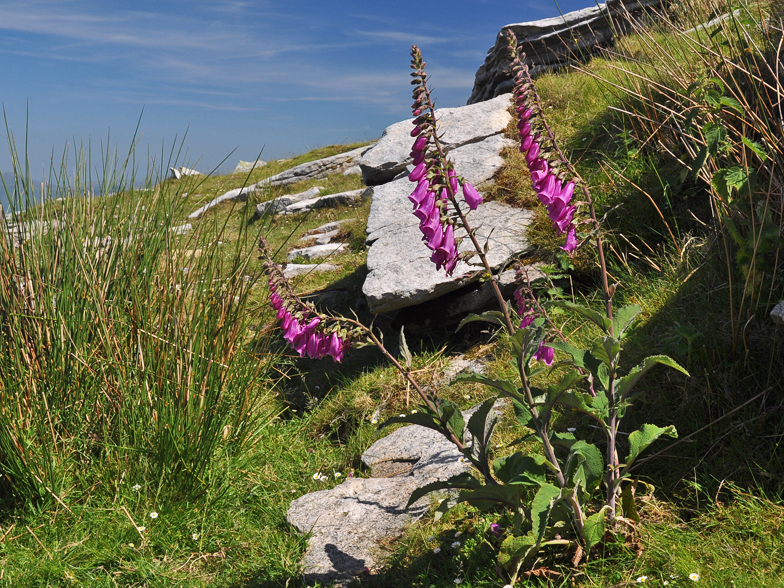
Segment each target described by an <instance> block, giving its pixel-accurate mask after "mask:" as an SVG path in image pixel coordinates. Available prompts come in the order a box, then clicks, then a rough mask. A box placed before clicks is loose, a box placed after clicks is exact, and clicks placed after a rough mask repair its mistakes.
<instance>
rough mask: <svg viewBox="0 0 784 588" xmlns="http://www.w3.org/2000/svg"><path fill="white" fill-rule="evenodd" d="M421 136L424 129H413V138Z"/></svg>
mask: <svg viewBox="0 0 784 588" xmlns="http://www.w3.org/2000/svg"><path fill="white" fill-rule="evenodd" d="M421 134H422V127H414V128H413V129H411V136H412V137H418V136H419V135H421Z"/></svg>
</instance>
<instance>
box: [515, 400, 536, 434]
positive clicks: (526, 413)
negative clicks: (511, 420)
mask: <svg viewBox="0 0 784 588" xmlns="http://www.w3.org/2000/svg"><path fill="white" fill-rule="evenodd" d="M512 406H513V407H514V411H515V416H516V417H517V422H519V423H520V424H521V425H523V426H524V427H529V428H532V427H531V421H532V420H533V419H534V417H533V415H532V414H531V411H530V410H528V408H527V407H526V406H525V405H524V404H522V403H520V402H518V401H517V400H513V401H512Z"/></svg>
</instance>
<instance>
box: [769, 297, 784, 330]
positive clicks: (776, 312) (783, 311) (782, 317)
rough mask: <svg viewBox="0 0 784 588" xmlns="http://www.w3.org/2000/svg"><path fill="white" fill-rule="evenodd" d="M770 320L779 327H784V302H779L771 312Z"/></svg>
mask: <svg viewBox="0 0 784 588" xmlns="http://www.w3.org/2000/svg"><path fill="white" fill-rule="evenodd" d="M770 318H772V319H773V322H774V323H776V324H778V325H784V300H782V301H781V302H779V303H778V304H777V305H776V306H775V308H774V309H773V310H772V311H771V312H770Z"/></svg>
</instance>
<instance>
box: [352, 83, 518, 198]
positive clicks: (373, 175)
mask: <svg viewBox="0 0 784 588" xmlns="http://www.w3.org/2000/svg"><path fill="white" fill-rule="evenodd" d="M510 105H511V94H509V95H507V96H499V97H498V98H497V99H495V100H489V101H487V102H485V103H483V104H477V105H475V106H463V107H459V108H439V109H437V110H436V120H437V122H438V128H439V131H440V132H442V133H443V136H442V138H441V144H442V146H443V147H444V148H445V150H446V151H447V152H450V151H452V150H454V149H457V148H458V147H461V146H463V145H468V144H470V143H477V142H481V141H484V140H485V139H487V138H488V137H491V136H493V135H500V134H501V133H503V131H504V129H505V128H506V126H507V125H508V124H509V121H510V120H511V118H512V117H511V115H510V114H509V106H510ZM412 120H413V119H409V120H404V121H400V122H398V123H395V124H393V125H391V126H389V127H387V128H386V129H385V130H384V134H383V135H382V136H381V139H379V140H378V143H376V144H375V145H374V146H373V147H371V148H370V149H368V150H366V151H365V152H364V153H363V154H362V157H361V158H360V159H359V167H360V169H361V170H362V179H363V181H364V182H365V184H367V185H375V184H383V183H384V182H388V181H389V180H391V179H393V178H394V177H395V176H397V175H398V174H400V173H401V172H402V171H404V170H405V169H406V166H407V165H408V164H409V163H411V157H410V155H409V153H410V152H411V145H412V143H413V139H412V138H411V129H412V128H413V124H412ZM461 173H462V172H461Z"/></svg>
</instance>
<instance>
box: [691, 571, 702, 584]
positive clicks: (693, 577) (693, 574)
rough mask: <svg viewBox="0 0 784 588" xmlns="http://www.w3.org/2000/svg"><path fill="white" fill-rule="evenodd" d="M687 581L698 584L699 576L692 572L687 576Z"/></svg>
mask: <svg viewBox="0 0 784 588" xmlns="http://www.w3.org/2000/svg"><path fill="white" fill-rule="evenodd" d="M689 580H691V581H692V582H699V581H700V575H699V574H697V573H695V572H692V573H691V574H689Z"/></svg>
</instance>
